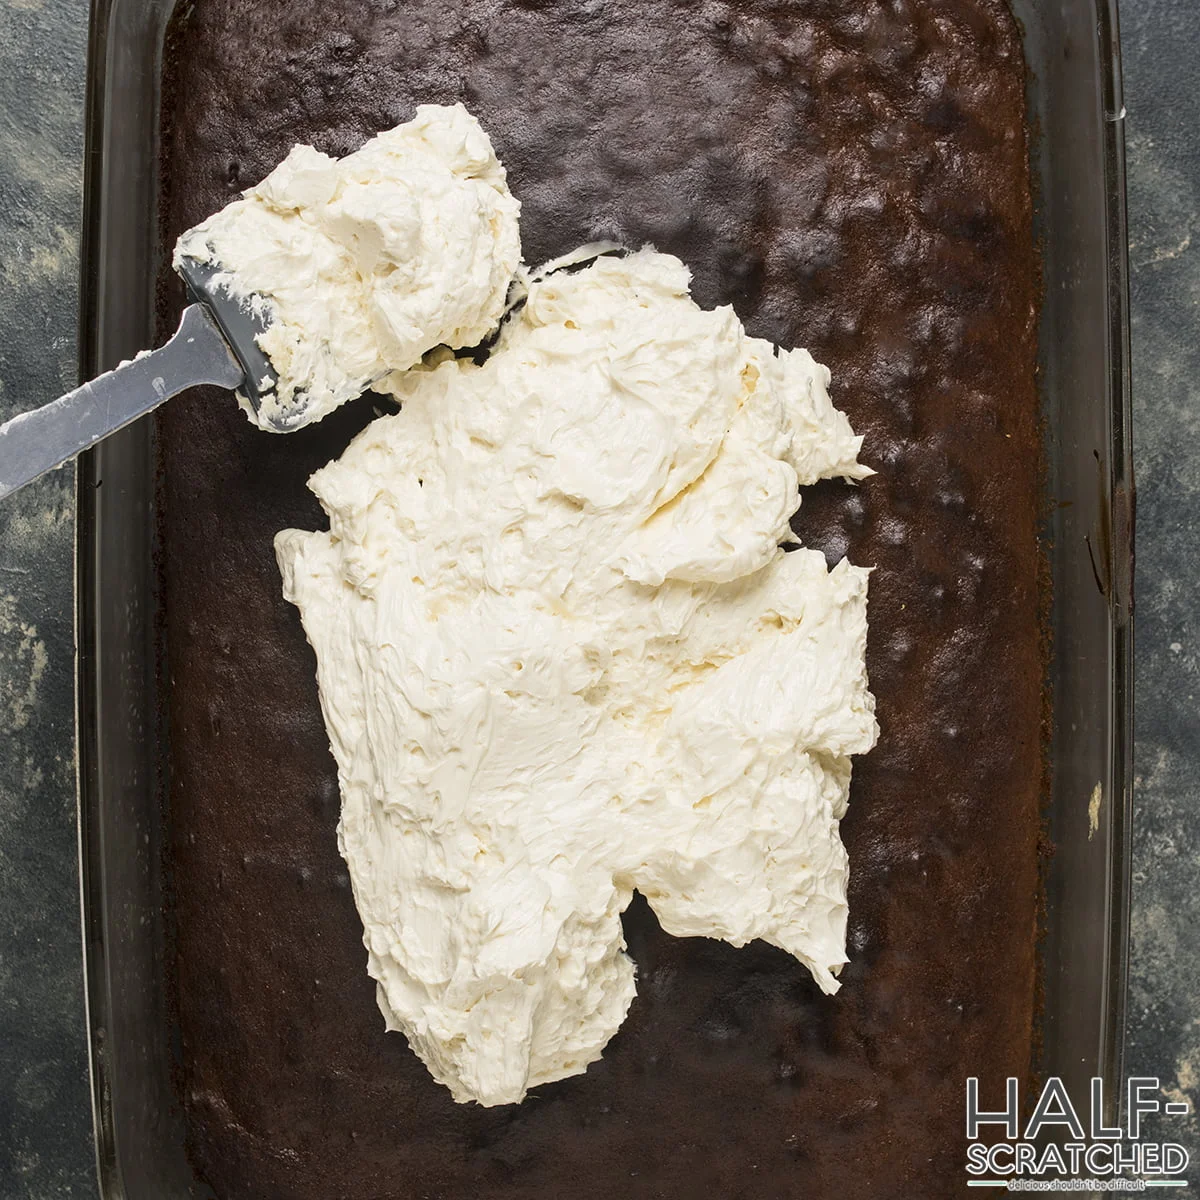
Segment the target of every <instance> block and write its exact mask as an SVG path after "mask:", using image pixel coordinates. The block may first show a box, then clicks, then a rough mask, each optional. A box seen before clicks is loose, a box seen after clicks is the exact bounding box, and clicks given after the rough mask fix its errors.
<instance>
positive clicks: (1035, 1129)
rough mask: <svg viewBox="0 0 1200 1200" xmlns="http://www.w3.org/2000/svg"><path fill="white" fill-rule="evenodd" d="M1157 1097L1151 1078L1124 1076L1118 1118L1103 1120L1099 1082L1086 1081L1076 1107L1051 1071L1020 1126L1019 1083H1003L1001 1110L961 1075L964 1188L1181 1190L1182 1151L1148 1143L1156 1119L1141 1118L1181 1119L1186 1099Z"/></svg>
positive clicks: (1155, 1082)
mask: <svg viewBox="0 0 1200 1200" xmlns="http://www.w3.org/2000/svg"><path fill="white" fill-rule="evenodd" d="M1160 1094H1161V1093H1160V1089H1159V1086H1158V1080H1157V1079H1153V1078H1148V1077H1141V1078H1133V1079H1130V1080H1129V1082H1128V1084H1127V1088H1126V1096H1125V1123H1124V1124H1123V1125H1116V1124H1113V1125H1109V1124H1106V1117H1105V1103H1104V1081H1103V1080H1102V1079H1093V1080H1092V1084H1091V1094H1090V1095H1089V1096H1088V1098H1087V1103H1086V1104H1084V1105H1082V1106H1080V1107H1077V1106H1076V1105H1075V1104H1074V1103H1073V1102H1072V1100H1071V1097H1070V1096H1069V1095H1068V1093H1067V1089H1066V1086H1065V1085H1064V1084H1063V1081H1062V1080H1061V1079H1060V1078H1058V1076H1056V1075H1052V1076H1051V1077H1050V1078H1049V1079H1047V1080H1046V1083H1045V1085H1044V1086H1043V1088H1042V1091H1041V1094H1040V1095H1039V1096H1038V1100H1037V1103H1036V1104H1035V1105H1034V1107H1033V1111H1032V1113H1030V1115H1029V1119H1028V1120H1027V1121H1025V1122H1024V1124H1022V1122H1021V1119H1020V1114H1021V1111H1022V1110H1021V1102H1020V1101H1021V1092H1020V1083H1019V1081H1018V1080H1016V1079H1012V1078H1010V1079H1009V1080H1008V1081H1007V1084H1006V1086H1005V1091H1004V1107H1003V1108H999V1109H989V1110H984V1109H983V1108H982V1107H981V1104H982V1101H981V1100H980V1095H979V1080H978V1079H976V1078H971V1079H968V1080H967V1176H968V1182H967V1186H968V1187H979V1188H1006V1189H1007V1190H1008V1191H1010V1192H1142V1191H1146V1190H1147V1189H1149V1188H1186V1187H1187V1180H1186V1179H1184V1178H1183V1177H1182V1176H1183V1174H1184V1172H1185V1171H1186V1170H1187V1166H1188V1153H1187V1151H1186V1150H1185V1149H1184V1148H1183V1147H1182V1146H1180V1145H1179V1144H1178V1143H1176V1142H1169V1141H1160V1140H1155V1139H1156V1138H1157V1123H1152V1122H1148V1121H1147V1120H1146V1118H1147V1117H1152V1116H1155V1115H1157V1114H1159V1113H1161V1114H1163V1115H1165V1116H1168V1117H1184V1116H1187V1114H1188V1113H1189V1112H1190V1111H1191V1110H1190V1108H1189V1106H1188V1105H1187V1104H1176V1103H1166V1104H1164V1103H1163V1102H1162V1101H1161V1100H1159V1098H1158V1097H1159V1095H1160ZM997 1098H998V1097H997ZM994 1102H995V1101H992V1103H994ZM1085 1118H1086V1123H1085ZM1151 1124H1155V1129H1153V1130H1152V1129H1151V1128H1150V1126H1151ZM1001 1131H1002V1132H1001Z"/></svg>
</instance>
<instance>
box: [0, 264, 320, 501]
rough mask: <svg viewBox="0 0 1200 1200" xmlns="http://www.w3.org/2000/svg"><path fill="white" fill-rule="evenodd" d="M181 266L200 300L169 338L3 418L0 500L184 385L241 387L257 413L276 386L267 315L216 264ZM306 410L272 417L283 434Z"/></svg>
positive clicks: (296, 409) (299, 406) (295, 409)
mask: <svg viewBox="0 0 1200 1200" xmlns="http://www.w3.org/2000/svg"><path fill="white" fill-rule="evenodd" d="M178 271H179V274H180V275H181V276H182V277H183V279H184V282H185V283H186V284H187V288H188V292H189V294H190V295H191V298H192V300H193V301H194V303H192V304H190V305H189V306H188V307H187V308H185V309H184V310H183V319H182V320H181V321H180V322H179V330H178V332H176V334H175V336H174V337H173V338H171V340H170V341H169V342H167V343H166V345H164V346H161V347H160V348H159V349H157V350H155V351H153V352H152V353H150V354H143V355H141V356H140V357H138V358H135V359H134V360H133V361H132V362H127V363H124V364H123V365H121V366H119V367H117V369H116V370H115V371H108V372H106V373H105V374H103V375H100V376H98V377H97V378H96V379H93V380H92V381H91V382H90V383H85V384H84V385H83V386H82V387H78V388H76V389H75V390H74V391H73V392H68V393H67V394H66V395H65V396H60V397H59V398H58V399H57V400H52V401H51V402H50V403H49V404H47V405H46V406H45V407H44V408H38V409H34V411H33V412H27V413H21V414H19V415H18V416H15V417H13V418H12V420H10V421H6V422H5V423H4V424H3V425H0V500H3V499H4V497H5V496H7V495H8V494H9V493H10V492H14V491H16V489H17V488H19V487H22V486H24V485H25V484H27V483H28V482H29V481H30V480H31V479H36V478H37V477H38V476H39V475H41V474H42V473H43V472H44V471H49V470H50V469H51V468H52V467H57V466H58V465H59V464H60V463H64V462H66V461H67V459H68V458H71V457H73V456H74V455H76V454H79V453H80V452H81V451H83V450H86V449H87V448H88V447H89V446H93V445H95V444H96V442H98V441H100V439H101V438H106V437H108V435H109V434H110V433H115V432H116V431H117V430H118V429H121V428H122V427H123V426H125V425H128V424H129V423H130V422H131V421H136V420H137V418H138V417H140V416H143V415H144V414H145V413H148V412H150V410H151V409H153V408H157V407H158V405H160V404H161V403H162V402H163V401H164V400H168V399H170V397H172V396H174V395H177V394H178V393H179V392H182V391H184V390H185V389H186V388H190V387H195V386H196V385H197V384H203V383H208V384H216V385H217V386H219V387H225V388H236V389H237V390H238V391H240V392H241V393H242V394H243V395H244V396H246V398H247V399H248V400H249V401H250V403H251V404H252V405H253V407H254V410H255V412H258V411H259V407H260V405H261V403H262V401H263V400H264V399H265V398H266V397H268V396H270V395H271V394H272V393H273V392H274V391H275V388H276V386H277V384H278V382H279V380H278V376H277V375H276V373H275V369H274V368H273V367H272V366H271V360H270V359H269V358H267V356H266V355H265V354H264V353H263V352H262V350H261V349H260V348H259V346H258V344H257V342H256V341H255V338H257V337H258V335H259V334H261V333H262V332H263V331H264V329H265V328H266V322H265V321H264V320H263V318H262V317H260V316H259V315H258V314H257V313H255V312H254V311H252V309H251V308H250V307H249V306H247V305H246V304H245V303H244V302H243V301H239V300H237V299H236V298H234V297H233V296H231V295H230V294H229V293H228V292H227V291H226V290H225V288H224V287H222V286H221V285H220V284H219V283H218V282H217V279H218V278H219V276H220V269H219V268H218V267H214V266H211V265H209V264H206V263H201V262H197V261H195V260H194V259H184V260H183V261H182V263H181V264H180V265H179V267H178ZM303 413H304V405H303V400H302V399H301V400H298V401H297V403H296V404H295V405H294V406H291V407H289V409H288V411H287V412H286V413H285V414H283V415H282V416H281V417H280V418H278V419H272V420H271V421H269V424H271V426H272V427H273V428H275V429H277V430H278V431H279V432H281V433H285V432H288V431H289V430H292V429H296V428H298V427H299V426H300V425H303V424H304V423H305V422H304V420H303Z"/></svg>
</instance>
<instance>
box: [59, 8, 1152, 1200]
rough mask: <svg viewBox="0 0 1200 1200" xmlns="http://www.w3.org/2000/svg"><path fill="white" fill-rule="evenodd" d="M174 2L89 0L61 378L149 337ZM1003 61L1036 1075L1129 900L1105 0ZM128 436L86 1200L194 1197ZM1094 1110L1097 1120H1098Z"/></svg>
mask: <svg viewBox="0 0 1200 1200" xmlns="http://www.w3.org/2000/svg"><path fill="white" fill-rule="evenodd" d="M173 7H174V0H94V3H93V11H92V29H91V51H90V66H89V91H88V96H89V102H88V103H89V107H88V151H87V197H86V199H87V220H86V228H85V240H84V255H83V261H84V278H83V283H84V289H83V291H84V302H83V328H82V347H83V354H82V369H83V372H84V375H85V377H87V376H91V375H93V374H95V373H98V372H99V371H101V370H104V369H107V368H109V367H111V366H113V365H114V364H115V363H116V362H118V361H119V360H120V359H122V358H127V357H130V356H131V355H132V354H134V353H135V352H136V351H138V350H140V349H142V348H143V347H145V346H147V345H149V344H150V342H151V340H152V335H153V330H154V280H155V278H156V275H157V271H158V267H159V263H158V257H157V256H158V248H157V247H158V223H157V215H156V199H157V194H158V181H157V162H158V144H157V141H158V124H159V122H158V118H159V112H158V88H159V80H160V65H161V49H162V40H163V34H164V30H165V28H166V24H167V22H168V19H169V17H170V15H171V11H172V9H173ZM1013 7H1014V9H1015V11H1016V13H1017V16H1018V18H1019V19H1020V21H1021V24H1022V27H1023V31H1024V37H1025V52H1026V58H1027V62H1028V65H1029V83H1028V95H1029V106H1030V116H1031V122H1032V125H1033V128H1034V129H1035V131H1036V133H1035V139H1034V144H1033V171H1034V176H1035V188H1036V195H1035V200H1036V208H1037V213H1036V223H1037V228H1036V232H1037V236H1038V239H1039V244H1040V248H1041V252H1042V260H1043V269H1044V301H1043V308H1042V314H1041V329H1040V347H1041V353H1040V369H1041V395H1042V401H1043V407H1044V417H1045V439H1046V463H1047V480H1046V488H1047V501H1048V503H1047V526H1048V528H1047V535H1048V537H1047V541H1048V547H1049V563H1050V570H1051V575H1052V587H1053V601H1052V612H1051V630H1052V636H1053V646H1054V652H1053V660H1052V664H1051V677H1050V681H1049V684H1050V687H1051V689H1052V692H1053V711H1054V729H1053V733H1052V736H1051V743H1050V753H1051V759H1052V769H1053V779H1052V785H1051V794H1050V798H1049V808H1048V814H1047V823H1048V835H1049V837H1050V839H1051V841H1052V842H1053V844H1054V847H1055V849H1054V853H1053V855H1052V856H1050V857H1049V858H1048V860H1047V865H1046V868H1045V901H1046V921H1045V935H1044V940H1043V943H1042V981H1043V988H1044V1003H1043V1017H1042V1027H1041V1033H1042V1038H1041V1054H1040V1061H1039V1070H1040V1072H1041V1073H1042V1074H1043V1075H1058V1076H1061V1077H1062V1078H1063V1079H1064V1081H1065V1083H1066V1084H1067V1086H1068V1088H1069V1089H1070V1090H1071V1093H1072V1094H1073V1095H1079V1094H1087V1092H1086V1089H1087V1080H1088V1079H1089V1078H1090V1077H1092V1076H1100V1077H1102V1078H1103V1079H1104V1080H1105V1081H1106V1084H1108V1085H1109V1086H1107V1087H1106V1089H1105V1094H1106V1096H1108V1097H1109V1098H1110V1100H1109V1103H1110V1105H1111V1104H1112V1103H1113V1102H1114V1099H1115V1097H1116V1096H1117V1095H1118V1088H1117V1087H1115V1086H1113V1085H1115V1084H1116V1083H1117V1081H1118V1080H1119V1079H1120V1076H1121V1066H1122V1063H1121V1058H1122V1043H1123V1024H1124V1002H1125V986H1126V957H1127V944H1128V900H1129V815H1130V796H1131V763H1132V741H1131V703H1130V687H1131V680H1132V674H1131V667H1130V658H1131V648H1132V632H1131V625H1130V617H1131V609H1132V597H1131V579H1132V561H1133V554H1132V524H1133V481H1132V474H1131V470H1132V468H1131V458H1130V430H1129V386H1128V334H1127V314H1126V305H1127V283H1126V263H1125V210H1124V158H1123V140H1122V139H1123V124H1122V122H1123V116H1124V110H1123V107H1122V103H1121V90H1120V69H1119V59H1118V43H1117V22H1116V9H1115V0H1013ZM152 437H153V433H152V425H151V422H149V421H142V422H139V423H137V424H136V425H134V426H131V427H129V428H128V429H126V430H123V431H122V432H121V433H119V434H117V435H115V436H114V437H112V438H110V439H108V440H107V441H106V442H104V443H102V444H101V445H100V446H99V447H97V449H96V450H94V451H92V452H90V453H89V454H87V455H85V456H84V457H83V458H82V459H81V461H80V469H79V473H78V480H79V483H78V488H79V497H78V501H79V510H78V511H79V532H78V630H79V660H78V662H79V666H78V670H79V688H78V694H79V746H80V772H79V778H80V804H79V821H80V854H81V878H82V888H83V912H84V930H85V956H86V977H87V1004H88V1019H89V1024H90V1035H91V1036H90V1048H91V1074H92V1087H93V1100H94V1115H95V1130H96V1149H97V1158H98V1169H99V1176H100V1186H101V1192H102V1194H103V1196H105V1197H106V1198H108V1197H112V1198H115V1197H127V1198H128V1200H141V1198H143V1197H147V1198H149V1197H153V1198H155V1200H171V1198H174V1197H183V1196H205V1195H210V1194H211V1193H210V1192H209V1190H208V1189H207V1187H206V1186H205V1185H204V1184H202V1183H201V1182H199V1181H198V1180H197V1179H196V1178H195V1177H194V1175H193V1173H192V1171H191V1168H190V1167H189V1166H188V1163H187V1159H186V1157H185V1154H184V1127H183V1120H182V1115H181V1112H180V1110H179V1108H178V1105H177V1103H176V1100H175V1092H174V1088H173V1085H172V1071H173V1069H174V1067H175V1064H176V1055H177V1041H178V1039H177V1036H176V1034H175V1032H174V1030H173V1027H172V1022H171V1019H170V1015H169V1009H168V1004H167V970H168V967H169V963H168V954H167V947H168V946H169V944H170V943H169V939H170V927H169V925H170V905H169V897H167V896H166V895H165V892H164V884H163V878H162V870H161V858H160V851H161V846H162V808H161V798H162V795H163V791H164V782H165V781H164V772H165V770H166V767H165V763H166V759H165V754H164V753H163V750H164V747H163V741H162V728H161V723H160V704H159V701H158V694H159V688H160V684H161V680H160V678H159V670H160V666H159V661H158V651H157V646H158V640H157V636H156V613H155V592H156V578H157V573H156V568H155V564H154V558H153V555H154V539H155V520H156V517H155V511H154V491H155V485H154V457H153V444H152ZM1110 1115H1111V1114H1110Z"/></svg>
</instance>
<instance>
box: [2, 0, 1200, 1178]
mask: <svg viewBox="0 0 1200 1200" xmlns="http://www.w3.org/2000/svg"><path fill="white" fill-rule="evenodd" d="M87 13H88V5H87V3H86V0H0V417H2V416H8V415H9V414H11V413H12V412H15V411H18V410H19V409H21V408H24V407H29V406H32V405H33V404H36V403H39V402H41V401H43V400H45V399H49V398H51V397H52V396H54V395H56V394H57V393H58V392H60V391H62V390H65V389H66V388H67V387H69V386H72V384H73V383H74V379H75V370H76V320H77V312H78V251H79V238H78V229H79V220H80V194H81V179H82V153H83V134H82V119H83V80H84V61H85V50H86V41H87ZM1122 21H1123V30H1122V33H1123V36H1122V44H1123V49H1124V55H1125V93H1126V94H1125V99H1126V105H1127V108H1128V119H1127V136H1128V148H1129V198H1130V256H1131V266H1132V291H1133V371H1134V408H1135V428H1134V438H1135V463H1136V471H1137V485H1138V530H1137V547H1138V559H1137V568H1138V569H1137V618H1136V621H1137V623H1136V630H1137V672H1136V680H1137V705H1136V707H1137V754H1136V810H1135V833H1134V847H1135V859H1134V880H1135V884H1134V901H1133V948H1132V959H1133V961H1132V980H1131V987H1130V1004H1129V1025H1128V1069H1129V1072H1130V1073H1136V1074H1142V1075H1154V1076H1158V1077H1160V1079H1161V1080H1162V1084H1163V1088H1164V1089H1165V1090H1166V1091H1167V1093H1168V1094H1169V1095H1170V1096H1171V1097H1172V1098H1175V1099H1187V1100H1188V1101H1190V1103H1191V1104H1192V1106H1193V1109H1194V1108H1195V1105H1196V1104H1197V1102H1198V1101H1200V804H1198V803H1197V787H1196V783H1195V781H1196V779H1197V777H1198V775H1200V708H1198V707H1197V704H1196V691H1197V690H1198V685H1200V679H1198V671H1200V642H1198V641H1197V634H1198V633H1200V628H1198V626H1197V619H1196V618H1197V611H1198V604H1197V599H1196V597H1197V595H1198V594H1200V521H1197V522H1195V523H1194V522H1193V514H1194V513H1196V511H1197V500H1198V499H1200V70H1198V69H1197V68H1196V66H1195V63H1196V61H1197V58H1198V56H1200V0H1125V2H1124V7H1123V11H1122ZM73 487H74V484H73V477H72V474H71V471H70V468H67V469H64V470H63V471H61V472H58V473H57V474H55V475H53V476H51V477H49V478H46V479H43V480H41V481H40V482H38V483H37V484H35V485H33V486H31V487H30V488H28V489H26V490H25V491H24V492H22V493H20V494H19V495H18V496H17V497H15V498H14V499H11V500H9V501H7V502H5V504H4V505H2V506H0V1200H16V1198H17V1197H20V1198H22V1200H60V1198H64V1197H91V1196H93V1195H95V1191H96V1184H95V1176H94V1169H93V1165H92V1151H91V1141H90V1137H91V1135H90V1121H91V1117H90V1107H89V1104H90V1102H89V1092H88V1080H87V1057H86V1053H87V1052H86V1043H85V1037H84V1011H83V986H82V973H81V960H80V935H79V896H78V880H77V875H76V865H75V862H76V829H75V767H74V747H73V742H72V738H73V722H74V710H73V691H72V688H73V669H74V657H73V629H72V595H71V586H72V572H73V509H72V498H73ZM1176 1093H1178V1095H1176ZM1172 1135H1173V1136H1178V1140H1180V1141H1181V1142H1183V1143H1184V1144H1186V1145H1187V1146H1188V1148H1189V1150H1190V1151H1191V1155H1192V1165H1191V1168H1190V1171H1189V1174H1188V1178H1189V1180H1190V1182H1191V1184H1192V1186H1193V1187H1194V1186H1197V1185H1200V1129H1198V1126H1197V1122H1196V1120H1195V1118H1194V1116H1193V1117H1192V1118H1191V1119H1190V1120H1189V1121H1188V1122H1186V1123H1183V1124H1181V1125H1176V1126H1174V1127H1173V1129H1172Z"/></svg>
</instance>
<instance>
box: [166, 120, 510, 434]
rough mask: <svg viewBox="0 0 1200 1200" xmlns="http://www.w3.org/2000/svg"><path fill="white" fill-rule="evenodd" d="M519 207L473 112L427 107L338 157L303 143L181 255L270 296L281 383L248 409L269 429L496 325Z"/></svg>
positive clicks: (256, 294) (270, 348)
mask: <svg viewBox="0 0 1200 1200" xmlns="http://www.w3.org/2000/svg"><path fill="white" fill-rule="evenodd" d="M518 212H519V205H518V203H517V201H516V200H514V199H513V197H512V195H511V194H510V193H509V191H508V187H507V185H506V183H505V176H504V168H503V167H502V166H501V165H500V163H499V161H498V160H497V158H496V155H495V153H494V152H493V150H492V145H491V142H490V141H488V137H487V134H485V133H484V132H483V130H482V129H481V128H480V127H479V123H478V122H477V121H476V120H475V118H474V117H472V116H471V115H470V114H469V113H468V112H467V110H466V109H465V108H463V106H462V105H461V104H456V105H455V106H454V107H452V108H443V107H439V106H437V105H428V104H427V105H422V106H421V107H420V108H418V109H417V115H416V117H414V119H413V120H411V121H409V122H408V123H407V124H405V125H398V126H397V127H396V128H395V129H391V130H388V131H387V132H386V133H381V134H379V135H378V136H377V137H374V138H372V139H371V140H370V141H369V142H367V143H366V144H365V145H364V146H363V147H362V148H361V149H360V150H357V151H355V152H354V153H353V154H350V155H348V156H347V157H345V158H343V159H341V160H337V159H333V158H330V157H329V156H328V155H325V154H321V153H319V152H318V151H316V150H314V149H313V148H312V147H311V146H296V147H294V148H293V150H292V152H291V153H290V154H289V155H288V156H287V158H285V159H284V161H283V162H282V163H280V164H279V166H278V167H276V168H275V170H274V171H272V172H271V174H270V175H268V176H267V177H266V179H264V180H263V181H262V182H261V183H260V184H258V185H257V187H252V188H250V189H249V190H248V191H247V192H245V193H244V198H243V199H241V200H236V201H234V202H233V203H232V204H230V205H228V206H227V207H226V208H223V209H222V210H221V211H220V212H219V213H216V214H215V215H214V216H212V217H210V218H209V219H208V220H207V221H205V222H204V223H203V224H201V225H198V226H196V228H195V229H191V230H189V231H188V232H187V233H185V234H184V235H183V237H181V238H180V239H179V242H178V244H177V245H176V247H175V259H176V262H178V260H179V259H180V257H183V256H186V257H190V258H194V259H197V260H199V261H200V262H205V263H212V264H216V265H218V266H220V267H221V268H222V273H221V275H220V276H219V281H220V282H221V283H223V284H224V285H225V287H226V288H227V289H228V290H229V291H230V292H231V293H232V294H233V295H235V296H237V297H238V298H240V299H243V300H245V301H248V302H251V303H253V304H259V305H261V304H263V302H264V301H265V304H266V311H265V313H264V315H265V316H266V317H267V318H268V319H269V321H270V325H269V327H268V329H267V331H266V333H265V334H263V335H262V336H261V337H260V338H259V344H260V345H261V346H262V348H263V350H264V351H265V352H266V354H267V355H268V357H269V358H270V360H271V363H272V366H274V368H275V370H276V372H277V373H278V375H279V385H278V389H277V391H276V393H275V394H274V396H273V397H271V398H268V401H267V406H266V408H265V409H264V412H263V413H261V414H259V416H258V417H256V416H255V414H254V412H253V409H252V408H251V407H250V406H249V405H248V404H247V403H246V402H245V400H244V398H242V401H243V407H244V408H245V409H246V411H247V412H248V413H249V414H250V416H251V419H252V420H255V421H256V423H258V424H262V425H263V427H264V428H267V427H269V419H270V418H271V417H272V416H279V415H282V414H284V413H287V412H288V411H289V410H292V409H294V407H295V404H296V401H297V399H300V400H302V402H303V405H304V420H303V422H301V423H302V424H308V423H310V422H312V421H316V420H319V419H320V418H321V417H323V416H325V415H326V414H327V413H329V412H331V411H332V410H333V409H334V408H336V407H337V406H338V405H339V404H342V403H344V402H345V401H346V400H350V399H352V398H353V397H355V396H357V395H359V394H360V393H361V392H362V391H363V390H364V389H365V388H366V387H368V386H369V385H370V384H371V383H373V382H374V381H375V380H377V379H379V378H380V377H381V376H383V375H386V374H387V372H388V371H392V370H396V371H402V370H404V369H406V368H407V367H410V366H412V365H413V364H414V363H416V362H418V361H419V360H420V358H421V356H422V355H423V354H425V353H426V352H427V351H428V350H430V349H432V348H433V347H435V346H440V345H446V346H450V347H452V348H458V347H461V346H473V345H475V344H477V343H478V342H480V341H482V340H483V339H484V338H485V337H486V336H487V335H488V334H489V333H491V332H492V330H493V329H494V328H495V326H496V323H497V322H498V320H499V319H500V315H501V313H502V312H503V311H504V304H505V299H506V296H507V293H508V287H509V284H510V282H511V281H512V279H513V275H514V273H515V272H516V269H517V266H518V264H519V262H520V258H521V247H520V237H519V232H518V227H517V216H518ZM297 427H298V426H297Z"/></svg>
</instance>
